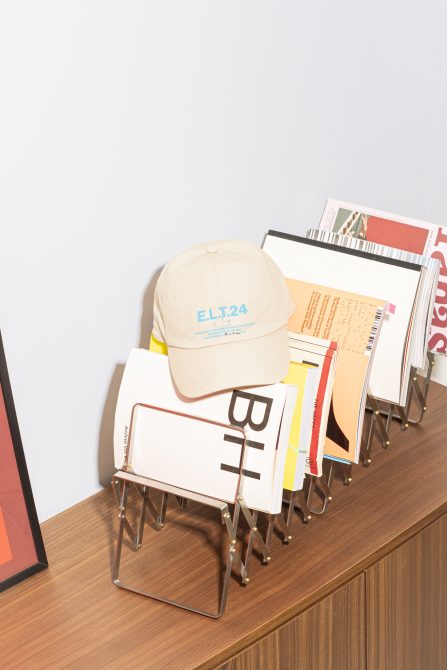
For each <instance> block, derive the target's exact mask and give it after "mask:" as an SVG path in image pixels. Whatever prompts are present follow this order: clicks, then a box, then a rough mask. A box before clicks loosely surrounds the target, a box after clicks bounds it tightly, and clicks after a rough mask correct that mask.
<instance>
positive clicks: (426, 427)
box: [0, 384, 447, 670]
mask: <svg viewBox="0 0 447 670" xmlns="http://www.w3.org/2000/svg"><path fill="white" fill-rule="evenodd" d="M446 432H447V389H445V388H443V387H441V386H438V385H436V384H434V385H433V387H432V388H431V390H430V396H429V409H428V411H427V414H426V416H425V418H424V421H423V423H422V424H421V425H420V426H417V427H414V428H413V427H412V428H409V429H408V430H407V431H405V432H403V431H401V429H400V424H399V423H397V422H395V423H394V425H393V427H392V433H391V446H390V448H389V449H388V450H386V451H385V450H383V449H381V448H380V447H378V446H377V447H376V449H375V452H374V453H373V462H372V464H371V466H370V467H369V468H364V467H362V466H361V465H359V466H358V467H356V468H354V470H353V482H352V484H351V485H350V486H348V487H345V486H343V483H342V481H341V479H340V480H338V481H336V482H335V485H334V500H333V502H332V503H331V504H330V506H329V508H328V511H327V513H326V514H325V515H323V516H321V517H319V518H313V519H312V521H311V522H310V524H309V525H308V526H304V525H302V524H301V522H300V520H299V518H298V516H297V517H296V520H295V524H294V531H293V539H292V541H291V543H290V544H289V545H288V546H284V545H282V543H281V540H280V537H279V536H274V539H273V544H272V552H271V553H272V561H271V563H270V564H269V565H268V566H267V567H266V566H262V565H261V564H260V562H259V561H257V560H256V557H253V559H252V563H251V573H250V578H251V579H250V583H249V584H248V586H247V587H245V588H243V587H241V586H240V583H239V581H238V580H237V579H234V580H232V584H231V587H230V592H229V597H228V605H227V611H226V612H225V615H224V616H223V618H222V619H219V620H211V619H206V618H205V617H201V616H199V615H196V614H192V613H190V612H185V611H183V610H180V609H177V608H174V607H171V606H169V605H166V604H163V603H160V602H156V601H154V600H149V599H147V598H144V597H141V596H138V595H136V594H133V593H130V592H126V591H123V590H121V589H118V588H116V587H115V586H113V585H112V582H111V562H112V559H113V547H114V543H115V538H116V522H117V509H116V506H115V502H114V500H113V495H112V492H111V491H110V490H104V491H102V492H101V493H99V494H97V495H96V496H93V497H92V498H89V499H88V500H85V501H83V502H82V503H80V504H79V505H76V506H75V507H73V508H71V509H69V510H67V511H66V512H64V513H63V514H61V515H58V516H57V517H55V518H54V519H51V520H50V521H48V522H47V523H45V524H43V529H42V530H43V535H44V540H45V545H46V548H47V553H48V558H49V563H50V567H49V569H48V571H45V572H41V573H39V574H38V575H35V576H33V578H31V579H28V580H26V581H24V582H22V583H21V584H18V585H16V586H15V587H13V588H11V589H10V590H8V591H5V592H3V593H1V594H0V659H1V663H2V667H5V668H8V670H15V669H16V668H17V669H19V670H48V668H51V670H84V669H90V668H92V669H94V670H101V669H102V668H106V669H107V670H113V669H115V668H116V669H117V670H118V669H119V670H125V669H127V668H135V667H138V668H144V670H152V669H154V670H193V669H200V670H204V669H205V668H208V669H218V668H219V669H220V670H230V669H231V670H323V669H324V670H364V669H366V670H447V514H446V513H447V451H446V446H447V445H446V440H445V435H446ZM173 504H174V503H173ZM219 533H220V523H219V519H216V518H215V517H214V516H213V513H211V512H209V511H203V510H200V509H194V508H193V507H192V506H191V509H189V508H188V509H187V510H181V511H179V510H178V509H177V510H174V509H171V510H170V508H169V507H168V514H167V523H166V526H165V528H164V529H163V531H161V532H158V533H157V532H156V531H154V530H153V529H151V528H150V527H149V526H148V528H147V530H145V536H144V543H143V548H142V549H141V550H140V552H138V553H136V554H135V555H134V556H131V561H133V560H134V559H135V564H133V563H132V565H134V567H132V568H131V569H132V570H133V572H132V577H135V578H139V579H140V578H141V579H142V580H144V582H145V585H146V586H147V587H148V588H151V587H152V588H154V590H155V589H159V590H160V591H164V593H166V594H167V595H169V594H171V597H176V596H177V597H178V596H185V597H188V598H189V597H196V596H197V598H200V599H201V602H200V603H199V606H203V607H207V608H210V609H213V605H214V604H215V603H214V602H212V601H213V598H215V594H216V588H215V587H216V581H217V583H218V580H219V572H218V570H219V566H220V558H221V546H220V544H219V539H220V535H219ZM137 566H139V567H137ZM213 571H214V572H213Z"/></svg>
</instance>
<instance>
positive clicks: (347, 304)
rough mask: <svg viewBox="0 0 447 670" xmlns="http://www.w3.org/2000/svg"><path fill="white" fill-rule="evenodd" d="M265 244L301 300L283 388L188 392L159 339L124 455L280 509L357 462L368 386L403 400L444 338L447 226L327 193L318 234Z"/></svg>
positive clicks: (122, 426)
mask: <svg viewBox="0 0 447 670" xmlns="http://www.w3.org/2000/svg"><path fill="white" fill-rule="evenodd" d="M263 248H264V251H266V252H267V253H268V254H269V255H270V256H271V258H272V259H273V260H274V261H275V262H276V264H277V265H278V267H279V268H280V270H281V271H282V273H283V275H284V277H285V278H286V282H287V285H288V289H289V293H290V296H291V298H292V300H293V302H294V304H295V306H296V310H295V312H294V314H293V315H292V316H291V318H290V320H289V323H288V331H289V348H290V364H289V369H288V372H287V375H286V376H285V378H284V379H283V381H282V383H279V384H272V385H269V386H263V387H249V388H241V389H233V390H230V391H225V392H221V393H217V394H214V395H210V396H206V397H203V398H199V399H196V400H193V401H192V400H188V399H186V398H184V397H183V396H181V395H180V394H179V392H178V390H177V388H176V387H175V385H174V383H173V381H172V378H171V374H170V370H169V364H168V358H167V350H166V348H165V347H163V346H160V345H159V343H157V342H156V341H155V340H154V339H153V338H151V346H150V351H146V350H142V349H134V350H132V351H131V353H130V355H129V359H128V361H127V364H126V367H125V371H124V375H123V380H122V383H121V387H120V392H119V397H118V403H117V409H116V416H115V432H114V451H115V465H116V467H117V468H118V469H121V468H123V467H124V468H125V469H127V470H130V471H131V472H133V473H135V474H137V475H140V476H143V477H146V478H149V479H153V480H156V481H159V482H164V483H166V484H170V485H174V486H177V487H179V488H181V489H184V490H187V491H192V492H195V493H200V494H202V495H205V496H209V497H211V498H216V499H218V500H223V501H226V502H234V499H235V495H236V494H237V493H242V495H243V497H244V500H245V502H246V504H247V505H248V507H249V508H250V509H253V510H257V511H262V512H266V513H268V514H277V513H279V512H280V511H281V504H282V499H283V490H284V489H285V490H288V491H292V492H295V491H300V490H302V489H303V485H304V480H305V477H306V475H314V476H318V477H319V476H321V475H322V474H323V472H322V467H323V458H329V459H332V460H337V461H341V462H344V463H348V464H350V463H358V462H359V456H360V448H361V440H362V431H363V424H364V416H365V407H366V399H367V395H368V394H369V395H371V396H373V397H375V398H376V399H378V400H382V401H385V402H388V403H390V404H391V405H398V406H401V407H405V404H406V402H407V392H408V387H409V376H410V372H411V369H412V368H414V367H415V368H420V367H423V366H424V363H425V358H426V352H427V350H428V349H430V348H431V349H432V350H433V349H434V350H437V351H442V350H443V347H444V350H445V348H446V347H447V324H446V325H444V323H443V320H442V317H443V316H445V311H446V307H444V304H447V279H445V280H444V278H445V277H446V276H447V269H446V268H447V263H446V257H445V255H444V254H446V253H447V229H445V228H440V227H436V226H431V225H430V224H425V223H424V222H416V221H412V220H406V219H403V218H402V217H396V216H394V215H388V214H385V213H383V212H376V211H373V210H368V209H367V208H364V207H359V206H357V205H352V204H350V203H342V202H338V201H333V200H331V201H328V204H327V206H326V209H325V211H324V214H323V218H322V221H321V224H320V227H319V228H318V229H316V228H315V229H310V230H309V231H308V233H307V236H306V237H300V236H295V235H290V234H287V233H282V232H277V231H269V233H268V234H267V235H266V237H265V240H264V244H263ZM446 321H447V320H446ZM241 429H242V430H241Z"/></svg>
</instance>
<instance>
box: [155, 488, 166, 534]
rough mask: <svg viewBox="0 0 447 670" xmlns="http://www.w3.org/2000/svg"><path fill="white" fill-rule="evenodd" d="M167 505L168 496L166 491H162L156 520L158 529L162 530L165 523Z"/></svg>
mask: <svg viewBox="0 0 447 670" xmlns="http://www.w3.org/2000/svg"><path fill="white" fill-rule="evenodd" d="M167 505H168V494H167V493H166V491H163V493H162V496H161V505H160V513H159V515H158V518H157V526H158V527H159V528H163V526H164V525H165V523H166V507H167Z"/></svg>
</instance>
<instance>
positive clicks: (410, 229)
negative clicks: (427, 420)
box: [319, 198, 447, 385]
mask: <svg viewBox="0 0 447 670" xmlns="http://www.w3.org/2000/svg"><path fill="white" fill-rule="evenodd" d="M319 228H320V229H322V230H329V231H332V232H334V233H340V234H343V235H349V236H350V237H358V238H361V239H364V240H368V241H371V242H376V243H378V244H383V245H385V246H388V247H393V248H397V249H403V250H405V251H409V252H412V253H415V254H420V255H424V256H429V257H431V258H433V259H436V260H438V261H439V262H440V266H441V269H440V274H439V279H438V286H437V293H436V297H435V304H434V311H433V317H432V323H431V334H430V338H429V341H428V348H429V350H430V351H433V352H436V353H438V354H443V355H446V354H447V318H446V316H447V227H446V226H440V225H437V224H434V223H429V222H428V221H421V220H419V219H411V218H409V217H407V216H401V215H399V214H392V213H390V212H384V211H381V210H378V209H372V208H371V207H364V206H363V205H357V204H354V203H352V202H344V201H342V200H335V199H332V198H329V199H328V201H327V203H326V207H325V209H324V212H323V215H322V218H321V221H320V225H319ZM439 369H440V370H442V371H444V370H446V369H447V364H444V362H443V361H441V362H440V364H439ZM441 377H442V379H438V381H440V382H441V383H443V384H446V385H447V375H445V376H444V375H443V374H441Z"/></svg>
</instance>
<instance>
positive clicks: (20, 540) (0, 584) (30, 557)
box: [0, 334, 48, 591]
mask: <svg viewBox="0 0 447 670" xmlns="http://www.w3.org/2000/svg"><path fill="white" fill-rule="evenodd" d="M47 566H48V562H47V557H46V554H45V548H44V545H43V541H42V535H41V532H40V526H39V521H38V518H37V513H36V508H35V505H34V500H33V494H32V490H31V484H30V481H29V476H28V470H27V467H26V461H25V455H24V452H23V446H22V440H21V438H20V431H19V425H18V422H17V417H16V413H15V409H14V401H13V397H12V391H11V385H10V382H9V376H8V369H7V366H6V358H5V353H4V350H3V343H2V339H1V334H0V591H3V590H4V589H6V588H8V587H9V586H12V585H13V584H16V583H17V582H20V581H22V579H25V578H26V577H28V576H29V575H32V574H34V573H35V572H38V571H39V570H42V569H43V568H46V567H47Z"/></svg>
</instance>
